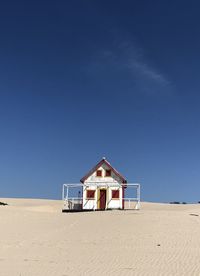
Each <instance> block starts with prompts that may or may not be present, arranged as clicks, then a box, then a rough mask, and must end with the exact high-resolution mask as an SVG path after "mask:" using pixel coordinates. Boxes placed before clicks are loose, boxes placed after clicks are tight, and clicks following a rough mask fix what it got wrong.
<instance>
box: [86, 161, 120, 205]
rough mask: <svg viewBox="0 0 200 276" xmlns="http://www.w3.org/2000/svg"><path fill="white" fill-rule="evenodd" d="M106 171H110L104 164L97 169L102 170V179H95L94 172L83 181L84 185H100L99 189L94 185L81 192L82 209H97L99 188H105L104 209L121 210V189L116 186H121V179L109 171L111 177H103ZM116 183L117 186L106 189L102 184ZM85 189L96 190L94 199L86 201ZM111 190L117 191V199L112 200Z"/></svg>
mask: <svg viewBox="0 0 200 276" xmlns="http://www.w3.org/2000/svg"><path fill="white" fill-rule="evenodd" d="M106 169H110V168H109V167H108V166H107V165H106V164H105V163H104V164H103V165H102V166H101V167H99V168H98V170H102V177H97V176H96V172H94V173H93V174H92V175H91V176H89V177H88V179H86V180H85V182H84V183H85V184H87V183H88V182H96V183H98V184H101V187H98V188H97V186H96V185H92V186H89V187H87V188H84V191H83V209H97V208H98V197H99V190H100V188H107V193H106V208H110V209H119V208H120V209H121V208H122V188H119V187H118V184H121V183H122V182H121V179H120V178H119V177H118V176H117V175H115V174H114V173H113V172H112V171H111V177H105V172H106ZM107 182H110V183H113V184H114V183H116V184H117V185H116V186H115V187H107V186H106V185H105V186H104V185H103V183H107ZM86 189H91V190H96V192H95V199H94V200H93V199H87V198H86V193H87V192H86ZM112 189H119V190H120V191H119V199H112Z"/></svg>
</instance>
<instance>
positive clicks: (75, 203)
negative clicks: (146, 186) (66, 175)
mask: <svg viewBox="0 0 200 276" xmlns="http://www.w3.org/2000/svg"><path fill="white" fill-rule="evenodd" d="M90 186H97V187H116V186H118V187H119V188H120V187H126V188H127V187H130V188H133V189H136V196H135V197H123V198H122V200H124V209H135V210H138V209H140V184H138V183H126V184H120V183H116V182H87V183H84V184H83V183H77V184H76V183H71V184H70V183H69V184H63V189H62V200H63V202H64V209H69V210H80V209H82V205H83V197H82V196H80V197H79V196H78V197H77V196H70V195H69V189H73V188H81V189H82V190H83V189H84V188H87V187H90ZM134 203H135V205H134Z"/></svg>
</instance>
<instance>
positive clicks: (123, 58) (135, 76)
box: [90, 39, 171, 88]
mask: <svg viewBox="0 0 200 276" xmlns="http://www.w3.org/2000/svg"><path fill="white" fill-rule="evenodd" d="M102 48H103V49H101V50H100V51H99V52H98V53H95V56H93V57H92V62H91V63H90V66H91V68H90V69H91V72H93V73H94V71H96V70H100V71H102V72H106V74H108V68H109V70H110V68H112V70H113V71H112V72H116V73H119V72H120V71H121V72H122V71H123V72H127V73H128V74H129V75H130V79H131V78H132V80H133V81H134V82H136V83H137V84H138V85H140V86H141V87H143V88H144V86H146V88H148V85H149V84H151V86H152V85H154V86H157V87H165V88H169V87H170V86H171V82H170V81H169V80H168V78H167V77H166V76H165V75H164V74H163V73H162V72H161V71H159V69H158V68H155V67H154V66H152V65H151V64H150V62H148V60H147V58H145V55H144V52H143V49H142V48H141V47H139V46H138V45H137V43H136V42H131V41H128V40H123V41H122V40H121V41H119V40H118V39H115V40H113V41H112V42H111V43H110V45H109V47H107V48H105V47H102ZM95 69H96V70H95Z"/></svg>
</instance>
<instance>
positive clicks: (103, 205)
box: [100, 190, 106, 210]
mask: <svg viewBox="0 0 200 276" xmlns="http://www.w3.org/2000/svg"><path fill="white" fill-rule="evenodd" d="M105 208H106V190H100V209H101V210H105Z"/></svg>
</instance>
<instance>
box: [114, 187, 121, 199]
mask: <svg viewBox="0 0 200 276" xmlns="http://www.w3.org/2000/svg"><path fill="white" fill-rule="evenodd" d="M115 193H118V196H117V197H116V195H115ZM119 198H120V194H119V189H118V190H112V199H114V200H119Z"/></svg>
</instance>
